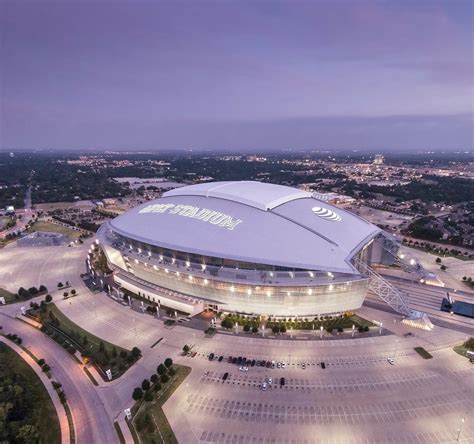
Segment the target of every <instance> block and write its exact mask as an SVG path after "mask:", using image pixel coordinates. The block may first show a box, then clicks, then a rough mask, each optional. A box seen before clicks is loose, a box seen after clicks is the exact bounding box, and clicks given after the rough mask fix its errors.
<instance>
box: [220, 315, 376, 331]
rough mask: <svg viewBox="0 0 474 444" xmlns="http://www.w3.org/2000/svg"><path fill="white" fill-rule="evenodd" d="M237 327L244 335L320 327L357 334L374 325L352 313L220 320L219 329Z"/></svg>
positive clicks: (236, 317)
mask: <svg viewBox="0 0 474 444" xmlns="http://www.w3.org/2000/svg"><path fill="white" fill-rule="evenodd" d="M235 325H238V326H240V327H242V330H243V331H244V332H245V333H249V334H250V333H254V334H255V333H258V332H259V331H260V328H261V327H262V326H263V327H264V328H265V329H266V330H267V331H269V332H272V333H274V334H282V333H287V332H288V331H290V330H316V331H319V330H320V329H321V327H322V328H323V330H325V331H326V332H327V333H330V334H331V333H333V332H336V333H343V332H344V329H346V330H352V326H354V328H355V329H357V331H358V332H359V333H364V332H368V331H369V329H370V327H373V326H374V324H373V323H372V322H370V321H367V320H366V319H363V318H361V317H360V316H357V315H355V314H352V313H347V314H343V315H341V316H321V317H319V318H298V319H293V318H286V319H278V320H272V319H266V320H263V319H260V318H258V317H251V316H245V315H238V314H228V315H226V316H224V317H223V318H222V320H221V327H222V328H224V329H226V330H230V329H232V328H234V327H235Z"/></svg>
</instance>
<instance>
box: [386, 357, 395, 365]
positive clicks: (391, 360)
mask: <svg viewBox="0 0 474 444" xmlns="http://www.w3.org/2000/svg"><path fill="white" fill-rule="evenodd" d="M387 361H388V363H389V364H390V365H394V364H395V361H394V360H393V359H392V358H387Z"/></svg>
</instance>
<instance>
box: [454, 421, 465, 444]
mask: <svg viewBox="0 0 474 444" xmlns="http://www.w3.org/2000/svg"><path fill="white" fill-rule="evenodd" d="M463 425H464V416H461V423H460V424H459V429H458V436H457V437H456V442H459V438H460V437H461V432H462V426H463Z"/></svg>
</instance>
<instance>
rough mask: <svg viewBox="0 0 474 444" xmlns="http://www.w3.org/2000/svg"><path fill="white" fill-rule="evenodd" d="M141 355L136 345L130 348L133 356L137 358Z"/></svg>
mask: <svg viewBox="0 0 474 444" xmlns="http://www.w3.org/2000/svg"><path fill="white" fill-rule="evenodd" d="M141 355H142V352H141V351H140V349H139V348H138V347H133V348H132V356H133V357H134V358H139V357H140V356H141Z"/></svg>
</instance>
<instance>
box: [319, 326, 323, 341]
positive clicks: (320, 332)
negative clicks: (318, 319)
mask: <svg viewBox="0 0 474 444" xmlns="http://www.w3.org/2000/svg"><path fill="white" fill-rule="evenodd" d="M319 339H323V326H322V325H321V328H320V329H319Z"/></svg>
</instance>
